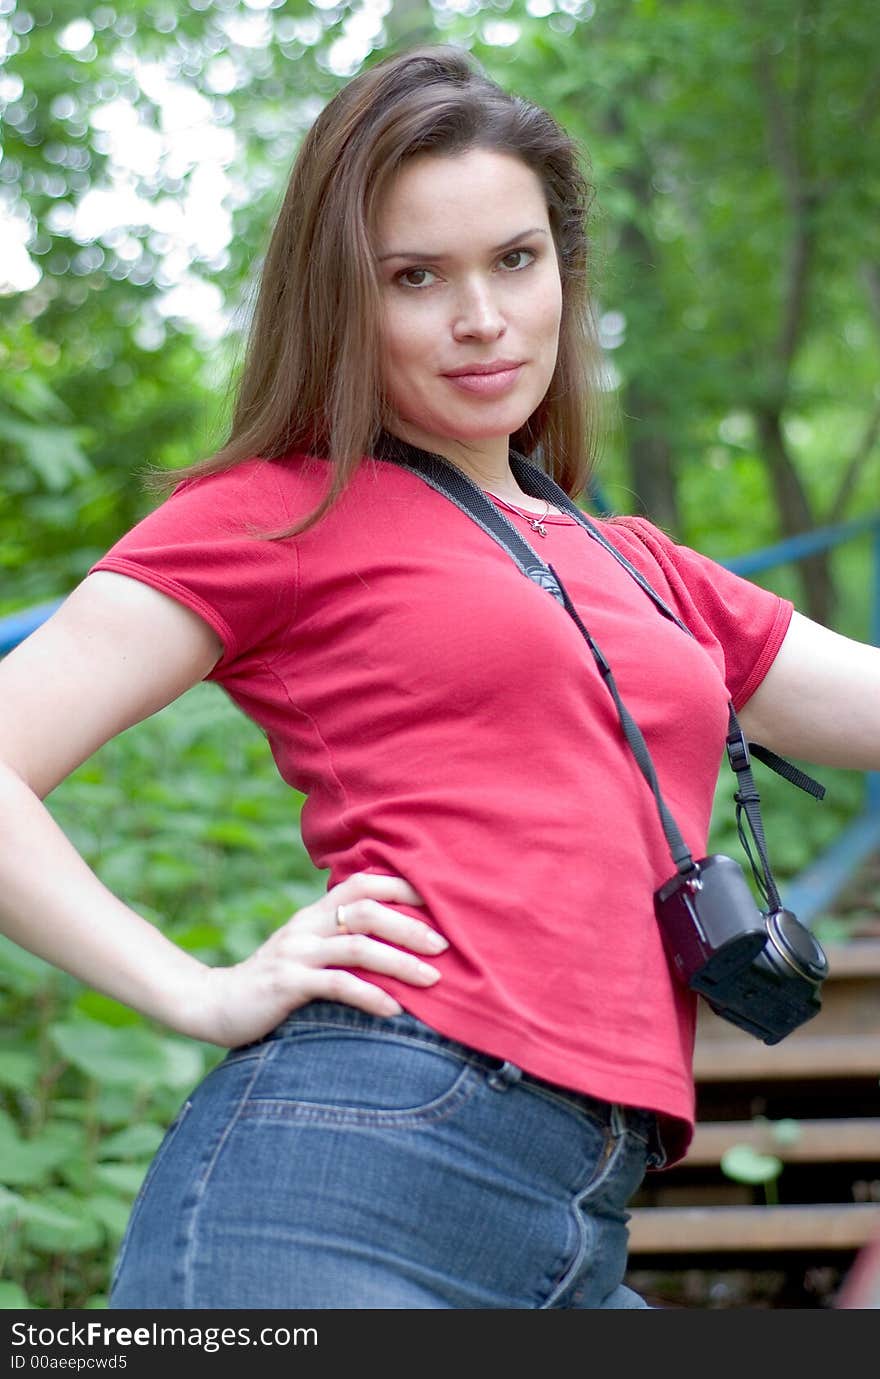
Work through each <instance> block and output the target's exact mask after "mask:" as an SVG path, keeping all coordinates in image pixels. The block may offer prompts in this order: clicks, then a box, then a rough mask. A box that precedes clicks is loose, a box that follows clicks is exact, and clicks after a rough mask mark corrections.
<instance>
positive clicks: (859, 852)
mask: <svg viewBox="0 0 880 1379" xmlns="http://www.w3.org/2000/svg"><path fill="white" fill-rule="evenodd" d="M590 496H591V500H592V501H593V503H594V505H595V507H596V508H597V509H598V510H599V512H600V513H601V514H603V515H607V514H609V513H610V512H611V509H610V508H609V507H608V505H607V503H606V502H605V500H604V498H603V495H602V494H601V492H600V491H599V490H595V491H594V492H591V495H590ZM867 533H872V535H873V571H872V580H871V583H872V589H871V605H870V607H871V612H870V628H869V632H868V640H869V641H870V642H873V644H874V645H875V646H880V514H876V515H875V516H873V517H862V518H858V519H856V520H855V521H852V522H842V523H838V524H837V525H835V526H831V527H818V528H817V529H816V530H815V531H811V532H804V533H802V534H801V535H799V536H792V537H789V538H788V539H787V540H785V541H779V542H777V543H776V544H775V545H773V546H765V547H764V548H763V549H761V550H757V551H749V552H748V553H747V554H745V555H741V556H737V557H736V558H735V559H732V560H722V561H719V564H721V565H724V566H725V567H726V568H727V569H728V570H732V571H733V573H734V574H738V575H743V576H744V577H745V578H750V577H751V576H752V575H756V574H760V573H762V572H763V571H764V570H770V569H773V568H775V567H777V566H779V565H789V564H795V563H797V562H798V561H801V560H805V559H806V558H807V556H811V555H816V554H818V553H819V552H820V551H827V550H830V549H832V548H833V547H835V546H840V545H842V544H843V543H844V542H845V541H852V540H854V539H855V538H856V537H858V536H863V535H865V534H867ZM62 602H63V600H62V599H55V600H53V601H52V602H50V603H42V604H39V605H38V606H37V607H35V608H28V609H25V610H24V611H22V612H20V613H13V614H12V615H10V616H9V617H6V618H0V656H2V655H3V654H5V653H6V652H7V651H11V650H12V648H13V647H15V646H17V645H18V643H19V642H22V641H24V639H25V637H28V636H30V634H31V632H33V631H34V630H35V629H36V628H37V627H39V626H40V624H41V623H42V622H45V620H46V618H48V617H50V616H51V614H52V613H54V612H55V609H56V608H58V607H59V606H60V604H61V603H62ZM865 779H866V790H865V807H864V809H863V811H862V813H861V814H859V816H858V817H857V818H856V819H855V820H853V822H851V823H849V824H847V825H846V826H845V827H844V828H843V829H842V830H841V832H840V834H839V835H838V837H837V838H836V839H835V841H834V842H833V843H832V844H831V845H830V847H828V848H827V850H826V851H825V852H824V853H823V854H822V855H821V856H820V857H818V858H817V860H816V861H815V862H813V863H811V864H810V866H808V867H806V868H805V869H804V870H803V871H802V872H801V873H800V874H799V875H798V876H796V877H794V878H793V880H791V881H789V882H788V883H786V884H785V885H784V886H783V887H782V891H783V898H784V901H785V904H786V905H787V906H788V907H789V909H791V910H793V911H794V913H795V914H796V915H797V916H798V917H799V918H800V919H801V920H802V921H803V922H804V923H805V924H809V923H811V921H812V920H814V919H816V917H817V916H818V915H820V914H822V913H823V912H824V911H827V910H828V908H829V907H830V905H831V904H832V903H833V901H834V899H835V897H836V896H837V895H838V894H839V893H840V891H841V890H842V889H843V887H844V885H845V884H846V882H847V880H848V879H849V877H850V876H851V875H852V874H853V872H854V871H855V870H856V868H857V867H859V866H860V865H861V863H862V862H863V861H864V860H865V859H866V858H867V857H869V856H870V855H871V853H872V852H876V851H877V850H878V848H880V773H878V772H876V771H868V772H866V773H865Z"/></svg>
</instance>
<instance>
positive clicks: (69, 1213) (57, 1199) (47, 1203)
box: [24, 1188, 105, 1254]
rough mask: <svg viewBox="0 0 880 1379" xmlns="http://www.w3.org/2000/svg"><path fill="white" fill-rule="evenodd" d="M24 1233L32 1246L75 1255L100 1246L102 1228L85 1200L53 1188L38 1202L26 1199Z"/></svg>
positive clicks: (102, 1234)
mask: <svg viewBox="0 0 880 1379" xmlns="http://www.w3.org/2000/svg"><path fill="white" fill-rule="evenodd" d="M24 1235H25V1239H26V1240H27V1242H28V1244H29V1245H32V1246H33V1247H34V1248H35V1249H38V1250H51V1251H63V1252H64V1253H65V1254H78V1253H81V1252H82V1251H84V1250H93V1249H95V1248H96V1246H98V1245H100V1244H101V1243H102V1241H103V1240H104V1239H105V1230H104V1226H103V1224H102V1223H101V1222H100V1221H99V1220H98V1219H97V1218H96V1216H95V1213H94V1212H93V1211H92V1209H91V1208H90V1206H89V1204H88V1202H87V1201H83V1200H82V1199H80V1198H77V1197H76V1196H74V1194H73V1193H72V1192H68V1191H66V1190H65V1189H64V1188H56V1189H52V1190H51V1191H49V1192H47V1193H45V1194H44V1196H43V1197H42V1198H41V1200H40V1201H39V1202H34V1201H26V1202H25V1206H24Z"/></svg>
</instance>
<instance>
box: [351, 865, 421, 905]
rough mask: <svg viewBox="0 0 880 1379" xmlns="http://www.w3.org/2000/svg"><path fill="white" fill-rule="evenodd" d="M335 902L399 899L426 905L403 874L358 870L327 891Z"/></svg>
mask: <svg viewBox="0 0 880 1379" xmlns="http://www.w3.org/2000/svg"><path fill="white" fill-rule="evenodd" d="M327 896H328V899H330V900H332V901H333V902H334V903H335V904H337V905H338V904H340V903H342V904H345V903H346V901H349V900H360V899H368V900H399V901H400V902H401V904H405V905H424V903H425V902H424V899H423V898H422V896H420V895H419V893H418V891H417V890H416V889H415V887H414V886H411V885H410V883H409V882H408V881H404V879H403V877H402V876H385V875H383V874H382V873H380V872H373V871H357V872H355V873H354V874H353V875H352V876H347V877H346V878H345V880H344V881H340V882H339V884H338V885H336V886H333V887H332V888H331V889H330V890H329V891H328V892H327Z"/></svg>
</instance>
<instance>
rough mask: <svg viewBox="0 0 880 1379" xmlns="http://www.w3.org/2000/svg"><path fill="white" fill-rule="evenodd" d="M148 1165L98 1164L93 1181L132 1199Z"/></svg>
mask: <svg viewBox="0 0 880 1379" xmlns="http://www.w3.org/2000/svg"><path fill="white" fill-rule="evenodd" d="M149 1166H150V1165H149V1164H148V1163H140V1164H98V1166H97V1167H96V1169H95V1181H96V1182H99V1183H103V1184H104V1186H105V1187H112V1188H113V1189H115V1191H117V1192H121V1193H122V1194H123V1196H125V1197H134V1196H135V1195H136V1193H137V1191H138V1189H139V1188H140V1185H141V1183H142V1182H143V1180H144V1175H145V1173H146V1171H147V1169H148V1168H149Z"/></svg>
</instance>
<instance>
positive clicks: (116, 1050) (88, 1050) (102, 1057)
mask: <svg viewBox="0 0 880 1379" xmlns="http://www.w3.org/2000/svg"><path fill="white" fill-rule="evenodd" d="M49 1035H50V1038H51V1039H52V1042H53V1044H54V1045H55V1047H56V1049H57V1050H58V1052H59V1053H60V1054H62V1055H63V1057H64V1058H66V1059H67V1060H68V1062H70V1063H72V1064H73V1065H74V1067H76V1068H79V1069H80V1071H81V1072H84V1073H86V1074H87V1075H88V1076H89V1077H93V1078H95V1080H96V1081H97V1082H101V1083H111V1084H112V1083H118V1084H120V1085H122V1086H126V1085H130V1084H132V1083H134V1084H137V1085H140V1086H145V1087H151V1086H155V1085H157V1084H160V1083H163V1082H165V1080H166V1075H167V1069H168V1060H167V1057H166V1055H165V1051H164V1048H163V1040H162V1039H161V1038H160V1037H159V1036H157V1035H156V1034H154V1033H152V1031H150V1030H147V1029H142V1028H140V1027H138V1026H130V1027H125V1028H122V1029H113V1028H111V1027H110V1026H108V1025H102V1024H99V1023H98V1022H97V1021H95V1020H85V1019H74V1020H67V1021H59V1022H57V1023H56V1024H54V1025H51V1026H50V1028H49Z"/></svg>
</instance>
